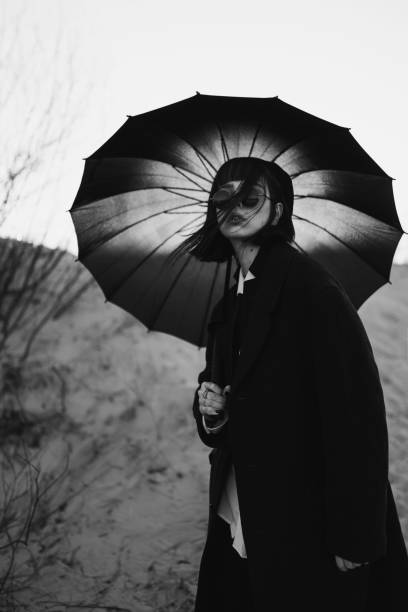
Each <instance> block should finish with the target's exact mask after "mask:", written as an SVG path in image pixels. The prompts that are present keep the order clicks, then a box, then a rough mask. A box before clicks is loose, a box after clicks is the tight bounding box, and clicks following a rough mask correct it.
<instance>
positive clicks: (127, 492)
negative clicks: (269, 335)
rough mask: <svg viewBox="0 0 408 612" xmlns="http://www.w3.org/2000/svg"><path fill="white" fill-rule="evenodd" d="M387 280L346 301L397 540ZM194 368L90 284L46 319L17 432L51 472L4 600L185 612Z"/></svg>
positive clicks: (407, 329)
mask: <svg viewBox="0 0 408 612" xmlns="http://www.w3.org/2000/svg"><path fill="white" fill-rule="evenodd" d="M391 281H392V285H386V286H384V287H382V288H381V289H380V290H379V291H378V292H376V294H375V295H374V296H372V298H370V300H369V301H368V302H367V303H366V304H364V305H363V306H362V308H361V309H360V311H359V312H360V315H361V317H362V319H363V322H364V324H365V326H366V329H367V332H368V335H369V337H370V340H371V342H372V345H373V348H374V352H375V356H376V360H377V364H378V367H379V370H380V374H381V380H382V383H383V388H384V393H385V397H386V404H387V411H388V426H389V438H390V481H391V484H392V488H393V491H394V495H395V498H396V502H397V506H398V510H399V514H400V518H401V523H402V526H403V530H404V535H405V537H406V540H407V541H408V405H407V404H408V266H394V267H393V269H392V275H391ZM203 365H204V350H198V349H197V348H195V347H192V346H191V345H189V344H188V343H186V342H183V341H181V340H178V339H176V338H172V337H170V336H166V335H164V334H161V333H158V332H147V331H146V329H145V328H144V326H143V325H141V324H139V323H138V322H137V321H135V319H133V318H132V317H131V316H130V315H128V314H127V313H124V312H123V311H121V310H120V309H118V308H117V307H116V306H113V305H111V304H105V303H104V298H103V295H102V292H101V290H100V289H99V287H98V286H96V285H95V286H93V287H91V288H90V290H89V291H88V292H87V293H86V294H85V295H84V296H82V297H81V299H80V301H79V302H77V303H76V304H75V306H74V307H72V308H71V309H70V310H69V311H67V312H66V313H65V314H64V315H63V316H62V317H61V318H59V319H58V320H55V321H52V322H51V323H49V324H48V325H47V326H46V328H45V329H44V330H43V332H42V333H41V335H40V336H39V337H38V338H37V341H36V343H35V346H34V350H33V354H32V356H31V358H30V362H29V364H28V366H27V368H26V370H25V371H24V376H23V381H22V382H21V387H20V390H19V397H20V401H21V402H22V403H23V405H24V406H25V409H26V411H27V414H28V415H31V416H33V417H34V416H35V424H33V425H32V426H31V428H29V429H27V435H26V440H27V443H28V444H29V445H30V447H29V448H30V453H31V456H32V457H33V463H35V465H36V466H37V467H38V468H39V470H40V475H41V478H40V483H41V484H42V486H43V487H44V486H45V485H46V484H47V483H48V482H49V481H50V479H52V477H53V476H56V475H59V474H62V476H60V479H59V480H58V482H57V483H55V484H54V485H53V486H51V488H50V489H49V490H48V491H47V492H45V493H44V495H43V496H42V497H41V500H40V504H39V507H38V510H37V514H36V518H35V521H33V526H32V530H31V531H32V533H31V538H30V541H29V550H30V551H31V555H28V553H27V551H25V550H21V552H20V553H19V555H18V558H17V560H16V561H17V563H18V564H19V567H20V566H21V570H22V571H23V570H24V571H26V573H28V574H30V572H34V574H33V577H32V578H30V580H29V582H28V584H27V587H26V588H25V589H23V590H21V591H19V592H18V593H16V600H18V601H19V602H20V604H19V605H18V606H17V607H16V609H17V610H19V609H23V605H24V604H25V606H26V609H29V610H30V612H31V611H32V612H45V611H49V610H53V611H63V610H74V611H78V612H79V610H81V611H83V610H84V609H90V610H91V609H94V610H98V609H99V610H104V609H110V610H129V611H131V612H142V611H144V612H161V611H164V610H177V611H178V612H184V611H191V610H192V604H193V600H194V595H195V589H196V580H197V572H198V564H199V560H200V556H201V552H202V549H203V546H204V540H205V535H206V526H207V512H208V498H207V491H208V476H209V463H208V453H209V450H210V449H208V448H207V447H205V446H204V445H203V444H202V443H201V441H200V440H199V438H198V435H197V433H196V428H195V422H194V419H193V416H192V413H191V405H192V398H193V393H194V389H195V388H196V385H197V383H196V379H197V375H198V372H199V371H200V370H201V369H202V368H203ZM67 458H69V463H68V465H66V461H67ZM64 469H65V472H64ZM97 606H99V607H97ZM109 606H110V607H109ZM0 608H1V606H0Z"/></svg>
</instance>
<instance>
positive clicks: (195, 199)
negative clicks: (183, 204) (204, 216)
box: [162, 187, 207, 204]
mask: <svg viewBox="0 0 408 612" xmlns="http://www.w3.org/2000/svg"><path fill="white" fill-rule="evenodd" d="M162 189H163V191H168V193H173V194H174V195H177V196H179V197H180V198H188V199H190V200H193V202H198V203H200V204H207V202H206V200H199V199H198V198H192V197H191V196H189V195H186V194H185V193H179V192H178V191H175V190H174V189H173V188H172V187H162Z"/></svg>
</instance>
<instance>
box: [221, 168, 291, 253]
mask: <svg viewBox="0 0 408 612" xmlns="http://www.w3.org/2000/svg"><path fill="white" fill-rule="evenodd" d="M239 183H240V182H239V181H231V182H230V183H227V184H226V186H229V188H230V192H231V191H232V192H233V191H234V189H237V188H238V186H239ZM220 189H221V188H220ZM216 194H221V195H222V192H221V191H217V192H216ZM216 194H214V195H216ZM216 199H217V198H215V200H216ZM246 200H247V203H248V204H252V205H253V206H251V207H250V208H248V207H245V206H243V204H242V202H241V200H240V198H239V197H237V198H236V199H235V206H234V207H233V208H232V210H230V212H229V213H227V215H226V217H225V212H224V211H223V210H219V209H217V220H218V225H219V230H220V232H221V234H223V236H225V237H226V238H228V239H229V240H231V241H245V242H250V241H251V240H250V239H251V236H253V235H254V234H256V232H258V231H259V230H260V229H261V228H262V227H263V226H264V225H265V224H266V223H268V221H269V217H270V210H271V206H275V205H272V203H271V197H270V191H269V187H268V184H267V182H266V180H265V179H264V177H260V179H259V181H258V182H257V183H256V184H255V185H253V186H252V188H251V191H250V192H249V193H248V195H247V197H246ZM229 201H231V199H230V200H229ZM278 206H279V205H278ZM280 206H281V205H280ZM278 221H279V215H278V216H277V217H276V218H275V220H274V223H275V224H276V223H277V222H278Z"/></svg>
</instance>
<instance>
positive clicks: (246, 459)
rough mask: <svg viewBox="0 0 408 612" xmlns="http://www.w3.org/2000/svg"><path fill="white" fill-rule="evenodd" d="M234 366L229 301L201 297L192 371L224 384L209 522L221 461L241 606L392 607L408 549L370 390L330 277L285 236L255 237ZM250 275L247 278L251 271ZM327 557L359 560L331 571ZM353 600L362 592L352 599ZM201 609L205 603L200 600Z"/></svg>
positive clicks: (403, 581)
mask: <svg viewBox="0 0 408 612" xmlns="http://www.w3.org/2000/svg"><path fill="white" fill-rule="evenodd" d="M250 269H251V271H253V272H254V274H255V276H256V278H257V289H256V292H255V295H254V296H253V297H252V301H251V306H250V313H249V319H248V324H247V326H246V330H245V333H244V337H243V339H242V345H241V354H240V357H239V359H238V362H237V367H236V369H235V371H234V373H232V370H231V345H232V330H231V317H230V316H228V313H230V312H231V304H232V302H233V300H234V298H235V293H236V285H235V286H233V287H231V288H230V289H229V291H228V293H227V298H226V299H227V307H226V309H224V308H223V300H220V301H219V302H218V303H217V304H216V305H215V307H214V309H213V311H212V314H211V317H210V322H209V326H208V342H207V349H206V367H205V369H204V370H203V371H202V372H201V373H200V374H199V377H198V383H199V384H201V382H203V381H210V380H212V381H213V382H216V383H217V384H219V385H220V386H221V387H224V386H225V385H227V384H231V393H230V396H229V399H228V411H229V420H228V422H227V424H226V425H225V426H224V427H223V429H222V430H221V432H220V433H217V434H207V433H206V432H205V430H204V428H203V426H202V416H201V414H200V412H199V409H198V395H197V390H198V389H197V390H196V393H195V397H194V403H193V413H194V416H195V418H196V422H197V428H198V434H199V436H200V438H201V440H202V441H203V442H204V444H206V445H207V446H209V447H212V448H213V449H214V450H212V451H211V453H210V456H209V459H210V463H211V473H210V492H209V496H210V500H209V501H210V509H209V524H211V521H212V520H213V518H214V515H215V512H216V509H217V506H218V503H219V500H220V496H221V494H222V490H223V487H224V484H225V478H226V475H227V472H228V469H229V466H230V462H231V461H233V463H234V467H235V472H236V482H237V492H238V500H239V506H240V512H241V522H242V529H243V535H244V541H245V546H246V551H247V556H248V559H247V562H248V564H249V572H250V577H251V585H252V588H253V592H254V596H255V607H254V610H251V612H255V611H256V612H265V610H272V609H273V610H277V612H295V611H296V612H298V610H303V609H308V608H310V609H311V610H314V612H320V611H321V612H323V611H324V612H334V611H337V610H339V611H340V610H342V612H345V610H347V612H354V611H355V612H357V611H358V612H362V611H364V612H366V611H367V612H374V611H375V612H377V611H378V612H379V611H381V612H385V611H386V612H394V611H395V612H396V611H397V610H398V612H401V610H405V609H408V608H407V606H408V555H407V550H406V547H405V544H404V540H403V536H402V532H401V527H400V523H399V519H398V515H397V511H396V506H395V502H394V498H393V494H392V490H391V487H390V484H389V481H388V432H387V424H386V415H385V405H384V397H383V391H382V387H381V383H380V378H379V374H378V369H377V365H376V363H375V360H374V355H373V352H372V348H371V344H370V342H369V339H368V337H367V334H366V332H365V329H364V326H363V324H362V321H361V319H360V317H359V315H358V313H357V311H356V309H355V308H354V306H353V305H352V303H351V302H350V300H349V298H348V296H347V294H346V293H345V291H344V289H343V287H342V286H341V285H340V284H339V283H338V282H337V281H336V280H335V279H334V278H333V277H332V276H331V275H330V274H329V273H328V272H327V271H326V270H325V269H324V268H323V267H322V266H320V265H319V264H318V263H317V262H316V261H314V260H313V259H312V258H310V257H309V256H307V255H306V254H303V253H301V252H299V251H297V250H296V249H295V248H294V247H292V246H290V245H289V244H287V243H275V244H273V245H268V247H262V248H261V249H260V251H259V253H258V254H257V256H256V258H255V260H254V262H253V264H252V265H251V268H250ZM251 282H255V281H251ZM334 555H339V556H341V557H344V558H345V559H349V560H351V561H356V562H364V561H369V562H370V564H369V565H368V566H360V567H358V568H355V569H351V570H348V571H347V572H342V571H341V570H340V569H338V568H337V566H336V564H335V560H334ZM365 600H366V601H365ZM208 612H211V611H210V610H209V611H208Z"/></svg>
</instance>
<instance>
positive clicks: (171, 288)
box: [148, 255, 192, 329]
mask: <svg viewBox="0 0 408 612" xmlns="http://www.w3.org/2000/svg"><path fill="white" fill-rule="evenodd" d="M191 257H192V256H191V255H190V257H188V258H187V259H186V261H185V262H184V263H183V265H182V266H181V269H180V270H179V271H178V273H177V275H176V277H175V279H174V280H173V281H172V282H171V284H170V287H169V289H168V291H167V293H166V294H165V296H164V298H163V299H162V302H161V304H160V306H159V308H158V309H157V310H156V312H155V313H154V315H153V317H152V318H151V319H150V322H149V325H148V328H149V329H153V326H154V324H155V322H156V321H157V319H158V318H159V316H160V313H161V311H162V310H163V306H164V304H165V303H166V300H167V299H168V297H169V295H170V293H171V292H172V291H173V289H174V287H175V286H176V283H177V281H178V279H179V278H180V276H181V274H182V273H183V272H184V270H185V268H186V267H187V265H188V264H189V263H190V259H191Z"/></svg>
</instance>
